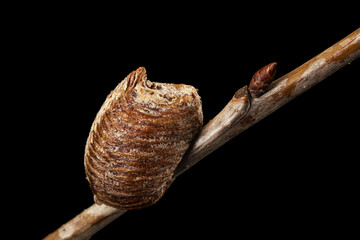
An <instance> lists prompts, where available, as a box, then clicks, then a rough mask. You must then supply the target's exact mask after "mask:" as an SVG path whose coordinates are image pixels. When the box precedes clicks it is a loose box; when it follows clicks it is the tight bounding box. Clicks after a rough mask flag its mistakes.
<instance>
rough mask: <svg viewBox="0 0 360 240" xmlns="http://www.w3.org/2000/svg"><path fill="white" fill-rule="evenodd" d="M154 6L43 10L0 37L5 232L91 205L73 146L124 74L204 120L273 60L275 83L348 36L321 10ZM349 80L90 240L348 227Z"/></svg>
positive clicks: (351, 209) (241, 139) (311, 94)
mask: <svg viewBox="0 0 360 240" xmlns="http://www.w3.org/2000/svg"><path fill="white" fill-rule="evenodd" d="M163 7H165V9H167V11H165V10H164V11H160V12H161V13H157V12H151V11H150V10H148V9H146V7H145V8H143V9H142V11H139V9H138V8H121V9H118V10H119V12H117V13H109V14H106V11H104V12H102V15H101V16H100V14H98V12H96V11H95V12H93V11H87V9H85V10H84V9H80V8H79V9H77V10H76V11H74V12H71V11H70V10H69V11H64V12H62V11H61V12H60V13H59V12H56V13H55V12H52V11H48V12H47V13H45V14H44V13H43V14H29V17H26V18H24V19H22V20H20V21H19V22H18V28H17V29H15V30H14V29H13V30H12V32H13V35H10V42H11V45H10V44H9V46H10V47H9V50H10V51H12V54H11V57H9V59H8V63H9V65H13V64H15V65H16V66H17V67H16V68H15V69H14V70H12V74H11V77H10V80H14V81H13V82H15V84H16V85H15V86H14V87H13V88H12V89H10V90H9V92H10V93H11V94H12V99H19V100H20V101H18V102H15V100H14V101H11V104H10V107H11V110H13V111H14V112H11V114H10V115H8V116H11V121H12V122H14V123H16V126H17V127H6V126H5V127H4V128H5V129H7V130H10V129H11V131H12V137H13V139H11V140H10V139H9V140H8V143H10V146H11V147H14V149H12V148H11V150H10V148H9V149H6V150H7V151H11V152H12V157H11V159H13V161H10V165H11V169H12V170H11V171H12V172H16V173H17V175H16V176H17V177H16V178H15V179H13V180H11V181H8V182H12V181H14V182H15V181H16V180H17V179H18V178H20V179H19V180H18V181H20V182H21V184H20V183H16V184H14V186H11V187H10V188H9V189H7V188H5V189H6V190H5V191H6V193H7V194H8V195H7V196H10V197H6V198H5V199H6V201H8V203H11V204H14V203H16V206H17V209H19V211H18V212H17V213H16V215H17V216H21V221H19V220H18V219H17V220H13V221H11V223H12V224H15V225H21V226H22V227H21V228H24V226H30V228H29V231H26V232H27V234H29V233H30V236H31V237H29V238H31V239H32V238H34V239H35V238H36V239H39V238H42V237H45V236H46V235H47V234H48V233H50V232H52V231H54V230H55V229H57V228H58V227H59V226H60V225H62V224H63V223H65V222H67V221H68V220H70V219H71V218H72V217H74V216H75V215H76V214H78V213H80V212H81V211H82V210H83V209H85V208H87V207H89V206H90V205H92V204H93V199H92V193H91V191H90V188H89V187H88V183H87V181H86V179H85V172H84V168H83V155H84V147H85V142H86V138H87V136H88V132H89V130H90V127H91V124H92V121H93V120H94V118H95V115H96V113H97V111H98V110H99V109H100V107H101V105H102V103H103V101H104V100H105V98H106V96H107V95H108V94H109V93H110V91H111V90H112V89H114V88H115V87H116V85H117V84H118V83H119V82H120V81H121V80H122V79H123V78H124V77H126V75H127V74H129V73H130V72H131V71H133V70H135V69H137V68H138V67H140V66H144V67H145V68H146V69H147V73H148V79H150V80H151V81H155V82H171V83H185V84H190V85H193V86H195V87H196V88H197V89H199V95H200V96H201V98H202V102H203V112H204V122H205V123H206V122H208V121H209V120H210V119H212V118H213V117H214V116H215V115H216V114H217V113H218V112H219V111H220V110H221V109H222V108H223V107H224V106H225V105H226V103H227V102H228V101H229V100H230V99H231V97H232V95H233V94H234V93H235V91H236V90H237V89H239V88H240V87H242V86H244V85H246V84H248V83H249V81H250V79H251V76H252V75H253V73H254V72H255V71H256V70H258V69H259V68H260V67H262V66H264V65H266V64H268V63H270V62H274V61H276V62H277V63H278V73H277V76H278V77H280V76H282V75H284V74H286V73H288V72H289V71H291V70H293V69H294V68H296V67H298V66H299V65H301V64H302V63H304V62H306V61H307V60H309V59H310V58H312V57H314V56H315V55H317V54H318V53H320V52H322V51H323V50H325V49H326V48H328V47H330V46H331V45H332V44H334V43H336V42H337V41H339V40H340V39H342V38H343V37H345V36H346V35H348V34H350V33H351V32H353V31H354V30H356V29H357V28H358V27H359V24H356V22H355V23H354V21H349V19H347V18H340V17H339V16H338V15H337V14H335V13H334V12H331V11H329V12H323V13H322V15H319V14H318V12H317V11H315V10H314V12H312V11H311V10H306V11H305V10H304V11H299V12H294V11H293V10H294V9H293V7H292V6H283V7H285V9H286V11H282V10H281V9H278V12H276V11H275V12H273V11H272V10H271V11H270V9H269V10H268V9H267V6H264V8H263V9H265V11H264V10H263V11H260V10H259V9H258V8H255V7H252V6H249V7H248V8H244V7H242V8H235V7H234V6H230V5H226V6H225V5H224V6H217V5H208V6H205V5H203V6H197V7H195V6H191V7H185V8H181V11H179V12H175V10H178V7H179V6H163ZM334 11H335V10H334ZM339 11H340V10H339ZM125 12H126V13H129V16H128V15H126V17H125V16H124V13H125ZM286 12H289V13H286ZM79 13H81V14H79ZM104 13H105V14H104ZM119 16H123V17H119ZM150 20H151V21H150ZM359 70H360V69H359V60H357V61H354V62H353V63H351V64H350V65H348V66H346V67H344V68H342V69H341V70H339V71H338V72H336V73H334V74H333V75H332V76H330V77H328V78H327V79H326V80H324V81H323V82H321V83H320V84H318V85H317V86H315V87H313V88H312V89H310V90H309V91H308V92H306V93H304V94H303V95H301V96H299V97H298V98H296V99H295V100H293V101H292V102H290V103H288V104H287V105H285V106H284V107H282V108H281V109H279V110H278V111H276V112H275V113H273V114H272V115H270V116H268V117H267V118H266V119H264V120H262V121H261V122H259V123H258V124H256V125H254V126H252V127H251V128H250V129H248V130H247V131H245V132H244V133H242V134H241V135H239V136H238V137H236V138H235V139H233V140H232V141H231V142H229V143H227V144H226V145H224V146H223V147H221V148H220V149H218V150H217V151H215V152H214V153H212V154H211V155H210V156H208V157H207V158H205V159H203V160H202V161H201V162H200V163H199V164H197V165H195V166H194V167H193V168H191V169H190V170H189V171H187V172H186V173H184V174H183V175H181V176H180V177H179V178H178V179H176V181H175V182H174V183H173V185H172V186H171V188H170V189H169V190H168V191H167V192H166V194H165V196H164V197H163V198H162V199H161V200H160V201H159V202H158V203H157V204H155V205H154V206H152V207H149V208H147V209H143V210H137V211H129V212H127V213H126V214H124V215H123V216H121V217H120V218H119V219H117V220H115V221H114V222H113V223H111V224H110V225H108V226H107V227H105V228H104V229H103V230H102V231H100V232H99V233H97V234H96V235H95V236H94V237H93V238H92V239H122V238H124V237H130V236H131V237H132V238H135V239H140V238H143V237H147V238H149V239H150V238H158V239H165V238H169V237H170V238H173V237H188V236H196V237H210V236H219V237H222V238H224V239H228V238H231V237H233V236H239V237H245V236H253V237H258V236H262V237H264V236H265V237H269V236H273V237H281V236H287V237H289V236H290V237H293V236H308V235H309V234H310V232H313V235H314V234H315V235H316V236H322V235H323V234H324V233H330V234H336V233H340V234H342V233H343V232H348V231H349V230H351V229H353V228H354V227H355V223H354V222H353V221H352V220H350V217H351V216H353V215H355V214H356V211H357V207H358V206H357V201H358V199H356V198H355V196H356V194H355V193H356V192H358V184H356V179H357V180H358V173H357V171H356V169H357V168H355V166H356V164H355V163H356V162H357V161H358V157H357V155H358V139H357V137H358V135H357V131H358V129H359V128H358V115H356V112H357V111H358V102H359V101H358V88H357V85H358V83H357V82H358V81H359V80H360V78H359V74H360V71H359ZM356 84H357V85H356ZM6 150H5V151H6ZM16 169H20V170H18V171H16ZM5 173H6V172H5ZM15 185H16V186H15ZM35 219H36V220H35ZM20 233H21V231H18V232H15V235H16V234H20Z"/></svg>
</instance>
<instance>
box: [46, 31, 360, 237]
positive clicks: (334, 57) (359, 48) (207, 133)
mask: <svg viewBox="0 0 360 240" xmlns="http://www.w3.org/2000/svg"><path fill="white" fill-rule="evenodd" d="M359 56H360V28H359V29H357V30H355V31H354V32H353V33H351V34H350V35H348V36H347V37H345V38H344V39H342V40H341V41H339V42H337V43H336V44H334V45H333V46H331V47H330V48H328V49H326V50H325V51H324V52H322V53H320V54H319V55H317V56H315V57H314V58H312V59H311V60H309V61H308V62H306V63H304V64H303V65H301V66H300V67H298V68H296V69H295V70H293V71H291V72H290V73H288V74H286V75H285V76H283V77H280V78H279V79H277V80H276V81H274V82H273V83H272V84H271V86H270V89H269V90H268V91H267V92H266V93H265V94H264V95H262V96H261V97H259V98H254V99H250V97H249V96H248V94H247V91H246V88H242V89H239V90H238V91H237V92H236V93H235V95H234V97H233V98H232V99H231V101H230V102H229V103H228V104H227V105H226V106H225V108H224V109H223V110H222V111H221V112H220V113H219V114H218V115H217V116H216V117H215V118H214V119H213V120H211V121H210V122H209V123H208V124H207V125H206V126H205V127H204V128H203V130H202V132H201V133H200V135H199V137H198V139H197V140H196V141H195V142H194V144H193V146H192V147H191V148H190V149H189V151H188V152H187V153H186V154H185V156H184V158H183V159H182V161H181V163H180V164H179V166H178V168H177V169H176V170H175V174H174V176H175V177H177V176H179V175H180V174H181V173H183V172H185V171H186V170H187V169H189V168H190V167H192V166H193V165H194V164H196V163H197V162H199V161H200V160H201V159H203V158H204V157H206V156H207V155H209V154H210V153H211V152H213V151H215V150H216V149H217V148H219V147H220V146H222V145H223V144H225V143H226V142H227V141H229V140H231V139H232V138H233V137H235V136H237V135H238V134H240V133H241V132H243V131H244V130H246V129H247V128H249V127H251V126H252V125H253V124H255V123H257V122H259V121H260V120H262V119H263V118H265V117H266V116H268V115H270V114H271V113H273V112H274V111H276V110H277V109H279V108H280V107H281V106H283V105H284V104H286V103H287V102H289V101H291V100H292V99H294V98H295V97H297V96H299V95H300V94H302V93H304V92H305V91H307V90H308V89H310V88H311V87H313V86H314V85H316V84H317V83H319V82H321V81H322V80H324V79H325V78H326V77H328V76H329V75H331V74H333V73H334V72H336V71H337V70H339V69H340V68H342V67H343V66H345V65H346V64H349V63H351V62H352V61H353V60H355V59H356V58H358V57H359ZM244 89H245V90H244ZM125 212H126V211H125V210H119V209H115V208H112V207H108V206H105V205H98V204H93V205H92V206H90V207H89V208H87V209H85V210H84V211H83V212H82V213H80V214H79V215H77V216H76V217H75V218H73V219H72V220H70V221H69V222H68V223H66V224H64V225H62V226H61V227H60V228H59V229H57V230H56V231H54V232H53V233H51V234H49V235H48V236H47V237H45V238H44V240H65V239H72V240H84V239H89V238H90V237H91V236H92V235H94V234H95V233H96V232H98V231H99V230H101V229H102V228H103V227H105V226H106V225H107V224H109V223H110V222H112V221H113V220H115V219H116V218H117V217H119V216H121V215H122V214H124V213H125Z"/></svg>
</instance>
